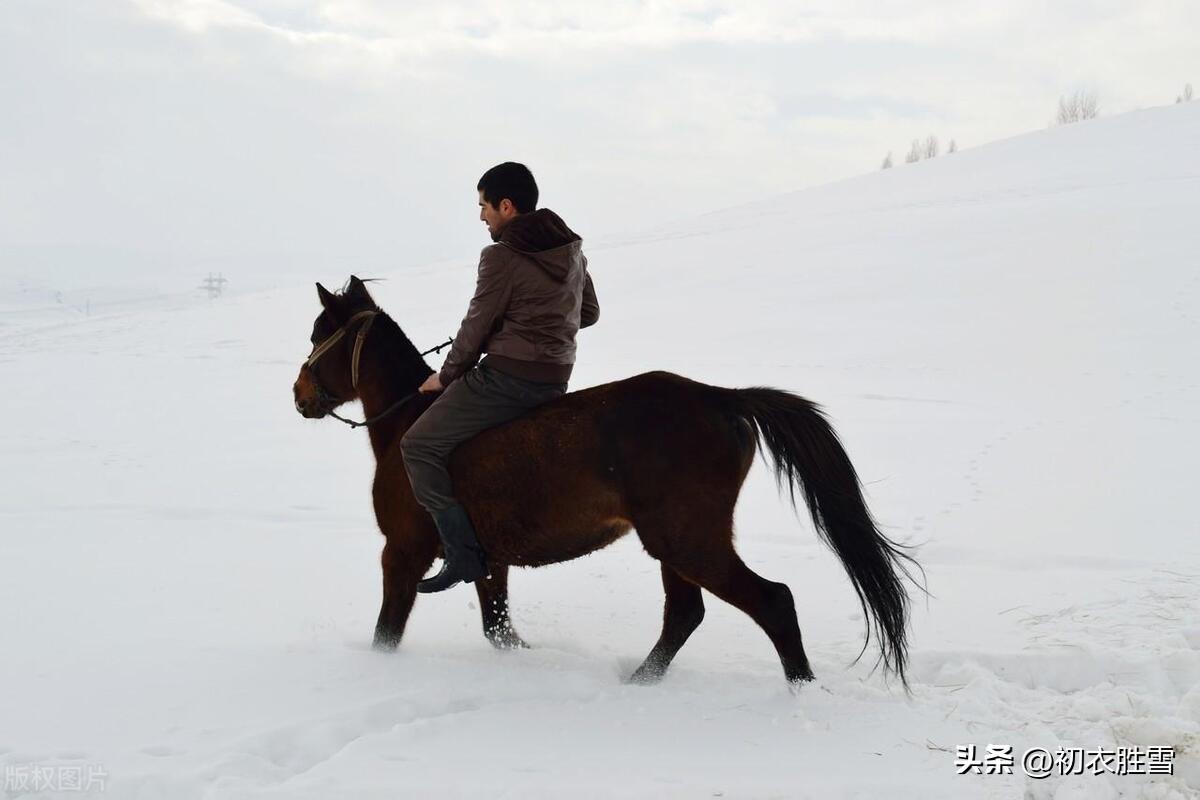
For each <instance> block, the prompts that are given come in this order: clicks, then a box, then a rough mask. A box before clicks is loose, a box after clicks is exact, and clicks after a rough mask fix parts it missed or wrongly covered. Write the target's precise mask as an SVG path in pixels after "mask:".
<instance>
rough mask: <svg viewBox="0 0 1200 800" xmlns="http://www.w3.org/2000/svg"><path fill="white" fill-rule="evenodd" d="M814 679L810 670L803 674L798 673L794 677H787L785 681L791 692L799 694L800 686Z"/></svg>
mask: <svg viewBox="0 0 1200 800" xmlns="http://www.w3.org/2000/svg"><path fill="white" fill-rule="evenodd" d="M814 680H816V676H815V675H813V674H812V673H811V672H809V673H807V674H805V675H799V676H797V677H794V678H791V677H789V678H788V682H787V684H788V691H790V692H791V693H792V694H799V693H800V687H801V686H803V685H804V684H806V683H811V682H812V681H814Z"/></svg>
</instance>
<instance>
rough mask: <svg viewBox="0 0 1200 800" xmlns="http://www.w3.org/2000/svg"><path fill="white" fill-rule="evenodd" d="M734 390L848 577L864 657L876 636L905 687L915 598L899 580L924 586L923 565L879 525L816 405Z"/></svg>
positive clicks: (763, 391)
mask: <svg viewBox="0 0 1200 800" xmlns="http://www.w3.org/2000/svg"><path fill="white" fill-rule="evenodd" d="M730 391H731V393H732V394H733V396H734V397H735V398H736V401H735V402H736V405H737V412H738V415H739V416H742V417H744V418H745V419H746V420H747V421H749V422H750V423H751V424H752V427H753V428H754V436H755V441H756V443H757V445H758V447H759V449H765V450H769V451H770V453H771V457H772V459H773V461H774V466H775V479H776V481H777V482H778V483H779V484H780V486H781V487H782V485H783V484H784V483H785V482H786V483H787V487H788V493H789V495H790V497H791V500H792V506H793V507H795V505H796V488H797V486H799V487H800V489H801V490H802V491H803V492H804V499H805V502H806V503H807V505H808V510H809V513H810V514H811V515H812V521H813V526H814V527H815V528H816V529H817V533H818V534H819V535H820V537H821V538H822V539H823V540H824V541H825V543H826V544H827V545H829V547H830V548H831V549H832V550H833V552H834V553H836V554H837V557H838V558H839V559H840V560H841V562H842V566H843V567H845V569H846V573H847V574H848V575H849V576H850V582H851V583H852V584H853V585H854V591H855V592H857V593H858V600H859V602H860V603H861V604H862V608H863V614H864V616H865V617H866V619H867V631H866V637H865V638H864V640H863V650H862V651H860V652H859V654H858V655H859V658H861V657H862V654H863V652H865V651H866V647H867V643H868V642H869V641H870V637H871V634H872V632H874V634H875V637H876V641H877V642H878V643H879V649H880V658H881V660H882V661H883V665H884V669H885V670H891V671H892V672H893V673H895V674H896V675H897V676H898V677H899V678H900V681H901V682H902V683H903V684H904V685H905V686H907V685H908V683H907V681H906V679H905V667H906V664H907V660H908V603H909V597H908V593H907V592H906V591H905V586H904V583H903V581H902V580H901V575H903V576H904V577H905V578H907V579H908V580H909V581H911V582H913V583H914V584H915V585H917V586H921V584H919V583H917V581H916V579H915V578H913V576H912V573H911V572H910V571H909V567H910V566H912V567H915V568H916V569H918V570H920V565H919V564H918V563H917V562H916V560H915V559H914V558H913V557H912V556H911V555H909V554H908V553H907V552H905V551H906V550H907V549H908V548H907V547H906V546H905V545H901V544H898V543H896V542H893V541H892V540H891V539H889V538H887V537H886V536H884V535H883V534H882V533H880V531H879V529H878V527H876V524H875V520H874V519H873V518H872V517H871V513H870V511H868V510H867V505H866V502H865V501H864V500H863V496H862V489H861V486H860V484H859V479H858V474H857V473H856V472H855V470H854V465H853V464H851V463H850V457H849V456H847V455H846V451H845V449H844V448H843V447H842V444H841V442H840V441H838V437H837V434H836V433H834V431H833V428H832V427H830V424H829V421H828V420H827V419H826V418H825V415H824V413H823V412H822V411H821V409H820V408H819V407H818V406H817V405H816V404H815V403H812V402H810V401H809V400H806V399H804V398H803V397H799V396H797V395H794V394H791V393H789V392H785V391H781V390H779V389H771V388H767V387H753V388H749V389H733V390H730ZM922 588H923V587H922ZM855 660H857V659H855Z"/></svg>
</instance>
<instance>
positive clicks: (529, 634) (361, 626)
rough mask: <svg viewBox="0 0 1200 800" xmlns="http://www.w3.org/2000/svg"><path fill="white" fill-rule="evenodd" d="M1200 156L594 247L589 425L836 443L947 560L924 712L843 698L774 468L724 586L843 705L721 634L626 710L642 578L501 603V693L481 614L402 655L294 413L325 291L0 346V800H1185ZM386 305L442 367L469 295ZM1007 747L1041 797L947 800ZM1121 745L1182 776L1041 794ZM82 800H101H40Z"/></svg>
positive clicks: (1191, 782) (1013, 175) (1179, 125)
mask: <svg viewBox="0 0 1200 800" xmlns="http://www.w3.org/2000/svg"><path fill="white" fill-rule="evenodd" d="M1198 145H1200V104H1196V103H1193V104H1183V105H1178V106H1174V107H1168V108H1160V109H1152V110H1147V111H1142V112H1136V113H1131V114H1125V115H1121V116H1116V117H1112V118H1107V119H1100V120H1096V121H1093V122H1089V123H1082V124H1078V125H1073V126H1067V127H1062V128H1056V129H1052V130H1047V131H1041V132H1036V133H1032V134H1029V135H1026V136H1021V137H1017V138H1014V139H1010V140H1006V141H1002V142H997V143H994V144H991V145H987V146H982V147H978V148H973V149H968V150H965V151H962V152H959V153H957V154H955V155H953V156H949V157H942V158H939V159H937V160H934V161H930V162H923V163H920V164H917V165H906V166H903V167H898V168H895V169H893V170H890V171H886V172H880V173H876V174H871V175H867V176H863V177H861V178H856V179H853V180H848V181H843V182H840V183H836V184H832V185H828V186H824V187H819V188H816V189H811V190H806V191H801V192H797V193H794V194H791V195H786V196H782V197H775V198H770V199H766V200H763V201H762V202H759V203H756V204H753V205H751V206H744V207H738V208H734V209H729V210H724V211H719V212H715V213H712V214H708V215H706V216H703V217H701V218H698V219H694V220H691V221H688V222H685V223H680V224H677V225H672V226H669V227H664V228H660V229H657V230H653V231H650V232H647V233H643V234H639V235H636V236H627V237H612V236H610V237H599V236H597V237H594V238H593V237H589V228H588V223H587V220H567V221H568V223H569V224H571V225H572V227H574V228H576V229H577V230H579V231H580V232H581V233H582V234H583V235H584V237H585V250H586V252H588V254H589V259H590V263H591V269H592V272H593V275H594V277H595V281H596V287H597V293H598V295H599V298H600V304H601V309H602V310H601V319H600V323H599V324H598V325H597V326H596V327H594V328H591V329H588V330H586V331H584V332H582V333H581V335H580V341H579V345H580V346H579V353H580V356H579V357H580V363H579V365H578V367H577V369H576V372H575V378H574V380H573V381H572V386H573V388H582V387H584V386H589V385H594V384H597V383H601V382H605V381H608V380H612V379H617V378H621V377H624V376H627V375H631V374H634V373H637V372H642V371H645V370H649V369H669V370H672V371H675V372H679V373H681V374H684V375H687V376H689V377H692V378H695V379H698V380H702V381H706V382H710V383H717V384H722V385H729V386H745V385H754V384H767V385H773V386H778V387H781V388H786V389H789V390H792V391H795V392H798V393H800V394H802V395H804V396H806V397H809V398H811V399H813V400H816V401H817V402H819V403H821V404H822V405H823V406H824V407H825V408H826V409H827V410H828V412H829V414H830V416H831V418H832V419H833V422H834V424H835V426H836V428H837V429H838V431H839V433H840V434H841V435H842V437H843V441H844V442H845V444H846V447H847V450H848V451H849V453H850V455H851V457H852V458H853V460H854V462H855V464H856V466H857V467H858V470H859V472H860V474H861V476H862V478H863V481H864V483H865V484H866V488H867V491H868V496H869V500H870V502H871V506H872V510H873V512H874V513H875V515H876V517H877V518H878V519H879V520H880V521H881V523H882V525H883V526H884V528H885V530H886V531H887V532H888V533H889V535H892V536H893V537H894V538H898V539H900V540H905V541H911V542H914V543H919V544H921V549H920V558H921V560H922V563H923V565H924V567H925V569H926V572H927V577H928V584H929V589H930V592H931V593H932V597H931V598H929V599H928V601H925V600H923V599H921V600H918V601H917V602H916V603H915V604H914V620H913V635H912V642H913V645H912V653H911V655H912V663H913V668H912V678H913V692H912V696H911V697H907V696H905V694H904V693H903V692H902V691H900V690H899V688H898V687H896V686H894V685H892V686H889V685H888V684H887V683H885V682H884V680H883V679H882V677H881V675H880V674H879V673H872V672H871V662H872V661H873V658H874V651H873V650H869V651H868V657H867V658H864V659H863V660H862V661H861V662H860V663H858V664H855V665H850V662H851V661H852V660H853V658H854V656H855V655H856V654H857V652H858V649H859V646H860V643H861V636H862V632H863V621H862V619H861V615H860V612H859V608H858V604H857V601H856V599H855V597H854V594H853V592H852V590H851V588H850V586H849V583H848V581H847V580H846V578H845V575H844V573H843V572H842V571H841V568H840V567H839V565H838V564H837V562H836V560H835V558H834V557H833V556H832V554H830V553H829V552H828V551H827V550H826V549H824V547H823V546H822V545H821V544H820V543H819V542H818V541H817V539H816V537H815V536H814V534H813V532H812V530H811V526H810V525H809V523H808V522H807V521H806V520H803V519H799V520H798V519H796V517H795V516H793V514H792V512H791V510H790V509H789V507H788V505H787V503H786V502H785V501H784V500H783V499H781V498H779V497H778V496H777V494H776V491H775V488H774V485H773V483H772V481H771V480H770V477H769V474H768V472H767V470H766V469H765V468H764V467H763V466H762V465H761V464H757V465H756V466H755V469H754V472H753V473H752V474H751V478H750V481H749V482H748V484H747V487H746V490H745V491H744V493H743V495H742V501H741V503H740V505H739V507H738V517H737V524H738V541H739V549H740V551H741V553H742V555H743V557H744V558H745V559H746V561H747V562H748V563H749V564H750V565H751V566H752V567H753V568H754V569H755V570H757V571H758V572H760V573H761V574H763V575H764V576H766V577H768V578H771V579H774V580H779V581H784V582H786V583H788V584H789V585H790V586H791V588H792V590H793V593H794V594H795V596H796V605H797V610H798V612H799V616H800V622H801V627H802V630H803V632H804V636H805V643H806V647H807V649H808V653H809V657H810V659H811V660H812V662H813V668H814V671H815V672H816V674H817V681H816V682H814V683H812V684H808V685H806V686H804V687H803V688H802V689H801V690H800V691H799V693H798V694H796V695H793V694H791V693H790V692H789V691H788V689H787V687H786V685H785V682H784V679H783V676H782V673H781V670H780V668H779V662H778V660H777V658H776V656H775V653H774V651H773V649H772V648H771V645H770V643H769V642H768V640H767V638H766V637H765V636H764V635H763V634H762V632H761V631H760V630H759V629H758V628H757V627H756V626H755V625H754V624H753V623H752V622H751V621H750V620H749V619H747V618H745V617H744V616H742V615H741V614H740V612H737V611H736V610H734V609H732V608H730V607H728V606H726V605H724V604H722V603H720V602H719V601H717V600H715V599H713V598H709V600H708V602H707V608H708V616H707V617H706V619H705V621H704V623H703V625H702V626H701V627H700V629H699V630H698V631H697V632H696V634H695V635H694V636H693V637H692V639H691V640H690V641H689V643H688V644H687V646H686V647H685V648H684V649H683V650H682V652H681V653H680V655H679V658H678V659H677V660H676V662H675V664H674V666H673V667H672V669H671V671H670V673H669V674H668V676H667V678H666V679H665V680H664V681H663V683H662V684H660V685H659V686H656V687H652V688H647V687H640V686H630V685H626V684H625V683H623V682H622V681H623V678H624V677H625V676H627V675H628V673H629V672H630V671H631V670H632V669H633V668H634V667H635V666H636V665H637V664H638V663H639V662H640V660H641V659H642V657H644V656H645V654H646V653H647V652H648V651H649V649H650V647H651V645H652V644H653V643H654V640H655V638H656V637H657V635H658V630H659V624H660V620H661V611H662V608H661V603H662V591H661V586H660V583H659V573H658V568H657V564H656V562H654V561H653V560H651V559H650V558H649V557H648V556H647V555H645V554H644V553H643V552H642V551H641V549H640V547H639V545H638V542H637V540H636V537H634V536H630V537H628V538H626V539H624V540H622V541H621V542H619V543H618V544H616V545H614V546H613V547H611V548H609V549H607V550H604V551H602V552H600V553H597V554H594V555H592V556H589V557H587V558H584V559H580V560H579V561H576V562H572V563H570V564H565V565H560V566H556V567H550V568H546V569H541V570H535V571H514V573H513V575H512V579H511V580H512V585H511V595H512V603H513V613H514V620H515V624H516V627H517V629H518V630H519V631H520V632H521V634H522V635H523V636H524V637H525V638H526V639H527V640H529V641H530V642H531V643H532V644H533V649H531V650H528V651H522V652H511V653H509V652H497V651H494V650H493V649H492V648H491V647H490V646H489V645H488V644H487V642H486V641H485V640H484V638H483V636H482V635H481V633H480V631H479V622H478V619H479V615H478V610H477V609H476V608H475V605H476V600H475V594H474V592H473V591H471V590H469V589H464V588H459V589H455V590H454V591H451V592H446V593H443V594H440V595H436V596H423V597H421V598H419V599H418V601H417V605H416V608H415V610H414V612H413V616H412V620H411V622H410V625H409V628H408V632H407V634H406V637H405V639H404V642H403V644H402V645H401V648H400V651H399V652H398V653H396V654H394V655H382V654H379V653H375V652H373V651H372V650H371V649H370V647H369V644H370V638H371V632H372V628H373V625H374V621H375V616H376V613H377V611H378V602H379V592H380V589H379V582H380V580H379V568H378V552H379V548H380V546H381V544H382V538H381V537H380V536H379V534H378V532H377V530H376V529H375V525H374V521H373V517H372V514H371V509H370V502H369V485H370V476H371V470H372V467H373V463H372V457H371V453H370V450H369V448H368V446H367V440H366V437H365V435H364V434H362V433H361V432H352V431H350V430H349V429H346V428H344V427H343V426H341V425H338V424H337V423H335V422H332V421H322V422H317V421H308V420H303V419H301V418H300V417H299V416H298V415H297V414H296V413H295V410H294V409H293V407H292V400H291V382H292V380H293V379H294V377H295V374H296V371H297V369H298V367H299V364H300V362H301V361H302V360H303V358H304V356H305V355H306V354H307V352H308V349H309V347H308V342H307V337H308V334H309V330H310V325H311V321H312V319H313V317H314V316H315V315H316V313H317V311H318V303H317V298H316V293H315V291H314V289H313V287H312V284H311V281H309V282H302V281H299V280H298V281H297V283H298V284H301V283H302V285H298V286H297V287H296V288H294V289H289V290H286V291H275V292H270V293H263V294H251V295H244V296H240V297H235V298H226V299H225V300H223V301H216V302H213V303H208V302H204V303H196V304H191V305H176V306H171V307H162V308H149V309H144V308H139V309H136V310H132V311H123V312H121V313H107V314H105V313H101V314H93V316H92V317H90V318H82V317H78V316H74V317H64V318H47V317H45V316H44V315H27V316H21V315H20V314H19V313H17V312H16V310H13V311H11V312H10V311H9V310H8V306H6V307H5V308H6V310H5V312H4V313H5V318H4V322H5V323H6V324H5V325H4V326H2V327H0V362H2V363H3V367H4V374H5V377H6V381H5V387H6V391H5V392H4V400H3V408H4V411H5V413H4V419H5V420H6V424H5V425H4V427H3V428H2V429H0V467H2V468H3V475H4V481H3V482H2V483H0V528H2V533H0V546H2V548H3V549H2V551H0V552H3V555H4V560H5V563H6V566H7V570H6V572H5V576H4V580H3V581H2V582H0V630H3V631H4V633H5V636H6V644H5V646H4V655H3V657H2V658H0V687H2V688H3V690H4V691H3V692H2V693H0V697H2V698H3V699H2V700H0V769H3V770H4V771H5V775H6V781H7V783H6V786H7V787H8V789H9V794H11V795H14V796H20V795H21V793H22V790H21V789H20V788H14V787H17V785H18V783H19V782H20V780H22V779H24V780H27V781H29V778H30V776H31V774H32V770H34V769H42V770H48V771H50V774H51V775H52V776H54V777H55V779H56V780H59V781H60V783H61V779H62V777H63V775H65V774H68V773H67V772H65V770H69V769H73V768H76V767H78V768H80V769H83V770H85V772H84V774H85V776H86V775H87V772H86V770H91V771H92V772H93V773H95V774H94V775H93V777H96V778H99V779H102V781H103V785H104V788H105V789H106V796H108V797H120V798H126V797H132V798H201V797H204V798H247V797H265V796H272V797H303V798H331V797H347V798H350V797H353V798H393V797H397V796H401V797H424V796H430V795H431V793H433V792H434V791H438V792H441V793H442V794H443V796H447V797H468V796H474V795H477V794H482V793H484V792H487V794H488V796H498V797H564V796H569V797H679V798H693V797H714V796H722V797H737V798H742V797H811V798H830V797H859V798H876V797H889V798H922V799H925V798H935V797H938V798H940V797H946V798H1011V797H1021V796H1022V795H1023V794H1024V795H1025V796H1028V797H1032V798H1055V799H1056V800H1082V799H1083V798H1110V797H1131V798H1139V797H1140V798H1158V799H1160V800H1166V799H1167V798H1184V797H1194V796H1197V792H1200V688H1197V686H1198V685H1200V683H1198V682H1200V614H1198V611H1200V604H1198V602H1197V601H1198V600H1200V535H1198V534H1200V522H1197V519H1198V518H1197V513H1196V509H1195V504H1194V503H1193V498H1194V496H1195V489H1194V485H1193V484H1194V479H1195V476H1196V475H1197V474H1200V412H1198V411H1197V409H1200V367H1197V364H1200V269H1198V257H1200V244H1198V239H1197V236H1196V233H1195V225H1196V218H1197V216H1198V212H1200V163H1197V160H1196V157H1195V154H1196V151H1197V146H1198ZM547 188H548V187H547ZM545 199H546V201H547V204H548V205H549V206H550V207H553V202H552V197H551V196H550V192H549V191H547V193H546V197H545ZM713 204H714V206H716V205H720V198H713ZM486 241H487V240H486V235H485V234H484V232H483V230H482V225H481V229H480V241H479V243H478V244H479V246H482V245H483V244H485V243H486ZM472 247H473V245H472ZM465 249H469V248H465ZM343 272H344V270H343V268H342V267H341V266H340V265H330V268H329V272H328V273H327V274H321V275H314V276H312V278H313V279H314V280H322V281H324V282H325V283H326V284H327V285H336V284H340V283H341V281H342V280H344V279H345V277H346V275H345V274H343ZM386 277H387V278H389V280H387V281H386V282H383V283H380V284H375V285H374V287H373V289H372V290H373V292H374V294H375V296H376V298H377V300H378V301H379V302H380V304H381V305H382V306H383V307H384V309H385V310H386V311H388V312H389V313H390V314H391V315H392V316H393V317H394V318H395V319H396V320H397V321H398V322H399V323H400V324H401V326H403V327H404V328H405V330H406V331H407V332H408V334H409V335H410V337H411V338H412V339H413V340H414V341H415V342H416V343H417V344H418V345H424V346H429V345H433V344H436V343H437V342H439V341H441V340H443V339H444V338H445V337H446V336H447V335H449V334H451V333H453V329H454V327H455V325H456V324H457V321H458V320H459V319H460V317H461V315H462V311H463V309H464V307H465V304H466V300H467V298H468V296H469V293H470V290H471V288H472V286H473V280H474V264H473V263H471V261H470V259H469V258H468V259H464V260H463V261H462V262H461V263H455V264H439V265H431V266H429V267H427V268H423V269H419V270H408V271H405V272H402V273H399V272H398V273H395V274H391V275H387V276H386ZM435 358H436V357H435ZM431 363H434V364H436V363H438V362H437V361H432V360H431ZM355 410H356V409H355ZM996 744H999V745H1011V746H1012V747H1013V749H1014V751H1015V753H1016V754H1017V757H1018V764H1017V766H1016V769H1015V770H1014V774H999V775H962V776H960V775H957V774H956V772H957V770H956V766H955V749H956V746H959V745H975V746H976V747H977V748H978V750H979V751H980V752H983V751H986V749H987V746H988V745H996ZM1134 746H1137V747H1140V748H1142V749H1145V748H1149V747H1158V746H1164V747H1173V748H1175V750H1176V755H1175V759H1174V773H1175V774H1174V775H1154V776H1135V775H1122V776H1118V775H1102V776H1098V777H1097V776H1092V775H1090V774H1089V775H1076V776H1065V777H1064V776H1058V775H1052V776H1050V777H1048V778H1045V779H1041V780H1035V779H1030V778H1027V777H1025V776H1024V775H1023V774H1022V771H1021V768H1020V763H1019V758H1020V754H1021V753H1023V752H1024V751H1025V750H1027V749H1028V748H1032V747H1043V748H1047V749H1048V750H1049V751H1051V752H1054V751H1055V750H1056V749H1057V748H1060V747H1063V748H1069V747H1080V748H1087V749H1096V748H1101V747H1103V748H1117V747H1134ZM22 776H24V778H22ZM85 781H86V777H85ZM32 786H33V784H32V782H31V781H29V782H28V787H29V788H32ZM56 794H57V795H61V796H63V797H68V796H71V797H73V796H78V792H74V791H70V790H66V789H63V787H62V786H61V785H59V786H58V791H57V793H56V792H55V791H42V792H39V793H38V794H37V796H39V797H42V796H56Z"/></svg>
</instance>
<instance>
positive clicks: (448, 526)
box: [417, 504, 488, 593]
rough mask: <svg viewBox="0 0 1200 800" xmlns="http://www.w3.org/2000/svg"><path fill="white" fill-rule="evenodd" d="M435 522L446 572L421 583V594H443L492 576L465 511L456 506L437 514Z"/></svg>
mask: <svg viewBox="0 0 1200 800" xmlns="http://www.w3.org/2000/svg"><path fill="white" fill-rule="evenodd" d="M433 521H434V522H435V523H436V524H437V529H438V535H439V536H441V537H442V550H443V552H444V553H445V557H444V559H443V561H442V571H441V572H439V573H438V574H437V575H434V576H433V577H432V578H426V579H425V580H423V581H421V582H420V583H418V584H417V591H418V592H422V593H429V592H440V591H442V590H443V589H449V588H450V587H451V586H454V585H455V584H456V583H458V582H459V581H466V582H467V583H470V582H472V581H475V580H478V579H479V578H482V577H484V576H485V575H487V574H488V570H487V559H486V557H485V556H484V553H483V548H482V547H480V546H479V540H478V539H476V538H475V528H474V526H473V525H471V518H470V517H468V516H467V510H466V509H465V508H463V507H462V506H460V505H457V504H455V505H452V506H450V507H449V508H446V509H443V510H441V511H439V512H437V513H436V514H434V515H433Z"/></svg>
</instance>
